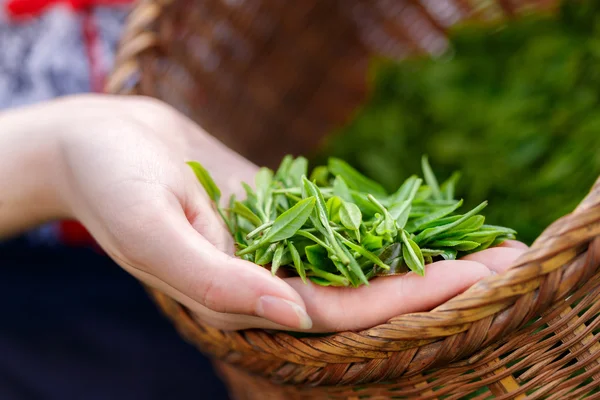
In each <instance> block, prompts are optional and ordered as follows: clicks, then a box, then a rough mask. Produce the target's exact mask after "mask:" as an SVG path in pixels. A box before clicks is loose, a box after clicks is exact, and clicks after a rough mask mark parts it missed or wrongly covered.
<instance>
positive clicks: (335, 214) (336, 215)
mask: <svg viewBox="0 0 600 400" xmlns="http://www.w3.org/2000/svg"><path fill="white" fill-rule="evenodd" d="M341 207H342V199H341V198H339V197H338V196H333V197H330V198H329V200H327V204H326V208H327V217H328V218H329V220H330V221H333V222H337V221H340V208H341Z"/></svg>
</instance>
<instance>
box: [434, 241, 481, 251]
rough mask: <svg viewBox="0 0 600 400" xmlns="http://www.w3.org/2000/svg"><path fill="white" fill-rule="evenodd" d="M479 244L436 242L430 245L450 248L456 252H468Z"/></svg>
mask: <svg viewBox="0 0 600 400" xmlns="http://www.w3.org/2000/svg"><path fill="white" fill-rule="evenodd" d="M479 245H480V243H478V242H473V241H469V240H436V241H434V242H432V243H431V246H435V247H452V248H455V249H456V250H458V251H469V250H473V249H476V248H477V247H479Z"/></svg>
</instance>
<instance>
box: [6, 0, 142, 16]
mask: <svg viewBox="0 0 600 400" xmlns="http://www.w3.org/2000/svg"><path fill="white" fill-rule="evenodd" d="M131 2H132V0H9V1H7V2H6V13H7V15H9V16H11V17H13V18H20V17H21V18H22V17H35V16H37V15H39V14H40V13H42V12H44V11H45V10H46V9H48V8H49V7H51V6H54V5H59V4H62V5H67V6H70V7H71V8H72V9H73V10H74V11H76V12H77V11H83V10H86V9H90V8H93V7H94V6H113V5H122V4H129V3H131Z"/></svg>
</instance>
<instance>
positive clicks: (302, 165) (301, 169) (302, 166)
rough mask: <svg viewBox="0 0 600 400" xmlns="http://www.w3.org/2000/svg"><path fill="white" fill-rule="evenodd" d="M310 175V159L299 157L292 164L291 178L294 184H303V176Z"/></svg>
mask: <svg viewBox="0 0 600 400" xmlns="http://www.w3.org/2000/svg"><path fill="white" fill-rule="evenodd" d="M305 175H308V160H307V159H306V158H304V157H298V158H296V159H295V160H294V161H293V162H292V165H291V166H290V171H289V178H290V180H291V181H292V183H293V185H294V186H301V185H302V177H303V176H305Z"/></svg>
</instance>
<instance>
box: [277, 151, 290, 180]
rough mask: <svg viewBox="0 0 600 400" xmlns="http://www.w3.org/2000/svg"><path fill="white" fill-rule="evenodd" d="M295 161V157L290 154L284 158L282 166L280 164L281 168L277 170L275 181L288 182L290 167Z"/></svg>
mask: <svg viewBox="0 0 600 400" xmlns="http://www.w3.org/2000/svg"><path fill="white" fill-rule="evenodd" d="M293 161H294V157H292V156H291V155H289V154H288V155H286V156H285V157H283V159H282V160H281V164H279V168H278V169H277V172H276V173H275V178H274V179H276V180H277V181H280V182H286V180H287V179H288V175H289V173H290V167H291V165H292V162H293ZM286 183H287V182H286Z"/></svg>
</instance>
